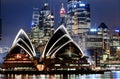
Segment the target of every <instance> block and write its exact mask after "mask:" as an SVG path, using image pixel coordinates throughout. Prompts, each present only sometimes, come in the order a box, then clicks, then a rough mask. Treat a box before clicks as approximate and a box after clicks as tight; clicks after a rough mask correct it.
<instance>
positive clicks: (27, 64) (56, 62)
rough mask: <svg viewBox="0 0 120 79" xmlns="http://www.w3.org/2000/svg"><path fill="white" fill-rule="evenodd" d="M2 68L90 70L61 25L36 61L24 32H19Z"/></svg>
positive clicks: (80, 52) (82, 55) (29, 41)
mask: <svg viewBox="0 0 120 79" xmlns="http://www.w3.org/2000/svg"><path fill="white" fill-rule="evenodd" d="M3 68H4V69H8V70H35V71H52V70H80V69H90V64H89V62H88V57H87V56H85V55H84V53H83V52H82V50H81V48H80V47H79V46H78V45H77V43H75V42H74V41H73V39H72V38H71V37H70V35H69V33H68V32H67V30H66V28H65V27H64V26H63V25H61V26H59V27H58V28H57V29H56V31H55V32H54V34H53V36H52V37H51V38H50V39H49V41H48V42H47V44H46V46H45V48H44V51H43V53H42V54H41V56H40V58H39V59H36V52H35V49H34V47H33V45H32V43H31V40H30V39H29V37H28V35H27V34H26V33H25V32H24V30H22V29H21V30H20V31H19V32H18V34H17V36H16V37H15V40H14V41H13V44H12V47H11V49H10V50H9V52H8V54H7V56H6V57H5V58H4V62H3Z"/></svg>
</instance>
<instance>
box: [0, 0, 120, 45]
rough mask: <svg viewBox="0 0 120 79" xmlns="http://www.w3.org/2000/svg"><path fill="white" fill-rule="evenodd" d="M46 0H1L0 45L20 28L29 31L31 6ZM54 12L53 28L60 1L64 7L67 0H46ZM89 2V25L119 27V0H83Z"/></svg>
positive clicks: (6, 42) (7, 42)
mask: <svg viewBox="0 0 120 79" xmlns="http://www.w3.org/2000/svg"><path fill="white" fill-rule="evenodd" d="M45 1H46V0H1V13H0V18H2V40H0V46H1V45H2V46H9V47H10V46H11V45H12V42H13V40H14V38H15V36H16V34H17V33H18V31H19V30H20V28H22V29H24V30H25V31H26V32H29V31H30V29H31V21H32V14H33V8H40V9H41V8H42V7H43V4H44V2H45ZM47 1H48V2H49V5H50V9H51V11H52V12H53V13H54V14H55V28H57V27H58V24H57V23H58V21H59V19H60V18H59V17H58V16H59V10H60V8H61V3H64V6H65V7H66V4H67V0H47ZM83 1H85V3H89V4H90V8H91V27H94V28H95V25H96V26H99V25H100V23H101V22H104V23H105V24H106V25H107V26H108V28H109V29H115V28H120V0H83Z"/></svg>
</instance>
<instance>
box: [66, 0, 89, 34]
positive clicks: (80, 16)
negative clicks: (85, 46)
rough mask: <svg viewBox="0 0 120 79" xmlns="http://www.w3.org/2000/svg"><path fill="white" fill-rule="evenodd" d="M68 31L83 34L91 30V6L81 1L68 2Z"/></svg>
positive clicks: (70, 0) (69, 0) (71, 0)
mask: <svg viewBox="0 0 120 79" xmlns="http://www.w3.org/2000/svg"><path fill="white" fill-rule="evenodd" d="M67 9H68V12H67V29H68V31H69V32H70V33H71V34H72V35H73V34H82V33H84V32H86V31H88V29H89V28H90V6H89V4H85V3H83V2H82V1H81V0H68V5H67Z"/></svg>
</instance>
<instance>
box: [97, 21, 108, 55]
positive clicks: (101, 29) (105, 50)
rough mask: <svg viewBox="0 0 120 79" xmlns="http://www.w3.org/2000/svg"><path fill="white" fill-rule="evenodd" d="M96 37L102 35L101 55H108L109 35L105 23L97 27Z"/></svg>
mask: <svg viewBox="0 0 120 79" xmlns="http://www.w3.org/2000/svg"><path fill="white" fill-rule="evenodd" d="M98 35H102V49H103V53H106V54H110V33H109V29H108V27H107V26H106V25H105V23H101V24H100V25H99V26H98Z"/></svg>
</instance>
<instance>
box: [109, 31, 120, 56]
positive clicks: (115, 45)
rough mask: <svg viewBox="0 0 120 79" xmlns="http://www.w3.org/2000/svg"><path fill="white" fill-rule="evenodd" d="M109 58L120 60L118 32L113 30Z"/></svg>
mask: <svg viewBox="0 0 120 79" xmlns="http://www.w3.org/2000/svg"><path fill="white" fill-rule="evenodd" d="M110 54H111V56H115V57H117V58H120V30H119V29H117V30H114V35H112V36H111V51H110Z"/></svg>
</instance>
